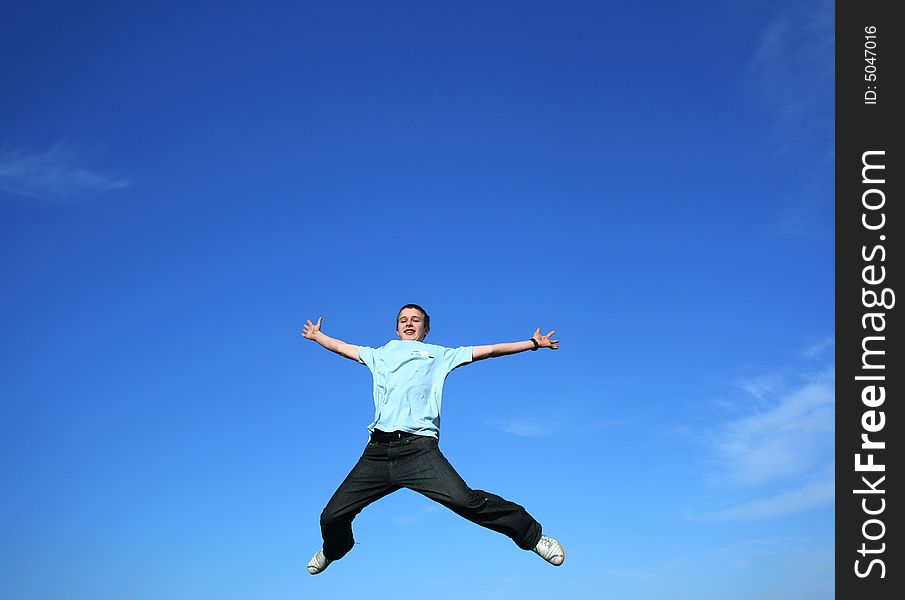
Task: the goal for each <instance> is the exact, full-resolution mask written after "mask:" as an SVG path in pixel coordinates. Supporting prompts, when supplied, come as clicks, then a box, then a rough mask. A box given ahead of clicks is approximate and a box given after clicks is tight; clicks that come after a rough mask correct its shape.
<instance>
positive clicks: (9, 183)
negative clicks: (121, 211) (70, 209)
mask: <svg viewBox="0 0 905 600" xmlns="http://www.w3.org/2000/svg"><path fill="white" fill-rule="evenodd" d="M84 162H85V158H84V157H81V156H79V155H78V153H77V152H75V151H74V150H72V149H70V148H68V147H67V146H65V145H63V144H57V145H56V146H53V147H52V148H50V149H49V150H46V151H44V152H39V153H26V152H22V151H20V150H9V149H0V191H3V192H6V193H8V194H14V195H18V196H27V197H29V198H37V199H42V200H61V199H69V198H78V197H84V196H93V195H96V194H101V193H104V192H109V191H111V190H117V189H122V188H126V187H129V185H130V184H131V182H130V181H129V180H128V179H123V178H119V177H114V176H111V175H105V174H103V173H100V172H98V171H94V170H91V169H89V168H88V167H86V166H85V165H84V164H83V163H84Z"/></svg>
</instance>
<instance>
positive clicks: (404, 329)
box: [396, 308, 430, 342]
mask: <svg viewBox="0 0 905 600" xmlns="http://www.w3.org/2000/svg"><path fill="white" fill-rule="evenodd" d="M428 331H430V327H427V326H425V325H424V315H423V314H422V313H421V311H420V310H418V309H417V308H403V309H402V312H400V313H399V317H398V318H397V319H396V333H397V334H399V339H400V340H415V341H418V342H420V341H423V340H424V336H426V335H427V332H428Z"/></svg>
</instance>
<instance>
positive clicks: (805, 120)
mask: <svg viewBox="0 0 905 600" xmlns="http://www.w3.org/2000/svg"><path fill="white" fill-rule="evenodd" d="M834 28H835V12H834V8H833V3H832V2H831V1H830V0H810V1H806V2H799V3H794V4H787V5H783V6H782V8H781V9H780V10H779V11H778V12H777V13H776V14H775V15H774V16H773V18H772V19H771V20H770V21H769V22H768V23H767V24H766V26H765V27H764V30H763V32H762V34H761V37H760V43H759V45H758V48H757V51H756V52H755V53H754V55H753V57H752V59H751V63H750V72H751V73H752V75H753V76H754V77H755V78H756V80H757V81H759V83H760V85H761V89H762V93H763V96H764V98H765V99H766V101H767V102H768V103H769V105H770V106H771V107H772V109H773V116H774V119H775V121H774V123H773V125H774V127H775V130H776V132H777V135H778V139H779V140H781V142H782V143H783V145H784V146H785V148H786V149H789V148H790V147H793V146H796V145H797V144H799V143H801V142H802V141H805V139H806V138H810V137H812V136H814V135H818V136H820V138H821V139H822V140H823V141H824V142H826V144H827V150H828V152H830V153H831V151H832V141H833V138H832V133H833V127H834V124H833V121H832V116H833V115H832V107H833V105H832V97H833V85H834V77H835V68H834V45H835V29H834ZM815 118H817V119H819V120H818V121H815ZM830 157H831V154H829V155H828V156H827V157H825V158H827V159H829V158H830Z"/></svg>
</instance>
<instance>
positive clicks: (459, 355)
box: [358, 340, 472, 438]
mask: <svg viewBox="0 0 905 600" xmlns="http://www.w3.org/2000/svg"><path fill="white" fill-rule="evenodd" d="M471 351H472V348H471V346H460V347H459V348H445V347H443V346H436V345H434V344H425V343H424V342H416V341H414V340H391V341H389V342H387V344H386V345H385V346H383V347H381V348H369V347H368V346H359V347H358V357H359V358H360V359H361V362H363V363H364V364H366V365H367V366H368V368H369V369H371V373H372V374H373V376H374V422H373V423H371V424H370V425H368V430H369V431H372V432H373V431H374V429H380V430H382V431H396V430H401V431H408V432H409V433H414V434H417V435H428V436H431V437H435V438H439V437H440V407H441V405H442V403H443V382H444V381H446V376H447V375H449V373H450V371H452V370H453V369H455V368H456V367H458V366H460V365H464V364H465V363H469V362H471Z"/></svg>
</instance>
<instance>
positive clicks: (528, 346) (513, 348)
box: [471, 327, 559, 362]
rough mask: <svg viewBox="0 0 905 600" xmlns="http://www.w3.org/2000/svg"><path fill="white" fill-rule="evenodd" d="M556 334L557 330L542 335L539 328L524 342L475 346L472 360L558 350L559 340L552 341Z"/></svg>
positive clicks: (472, 351) (472, 350)
mask: <svg viewBox="0 0 905 600" xmlns="http://www.w3.org/2000/svg"><path fill="white" fill-rule="evenodd" d="M554 333H556V330H555V329H554V330H552V331H551V332H550V333H548V334H547V335H541V334H540V327H538V328H537V331H535V332H534V335H532V336H531V338H529V339H527V340H525V341H524V342H505V343H502V344H490V345H489V346H474V347H472V349H471V360H472V362H474V361H477V360H483V359H485V358H491V357H494V356H506V355H507V354H517V353H519V352H524V351H525V350H536V349H537V348H549V349H550V350H556V349H557V348H559V340H551V339H550V336H552V335H553V334H554ZM531 340H534V342H537V345H536V346H535V345H534V342H532V341H531Z"/></svg>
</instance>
